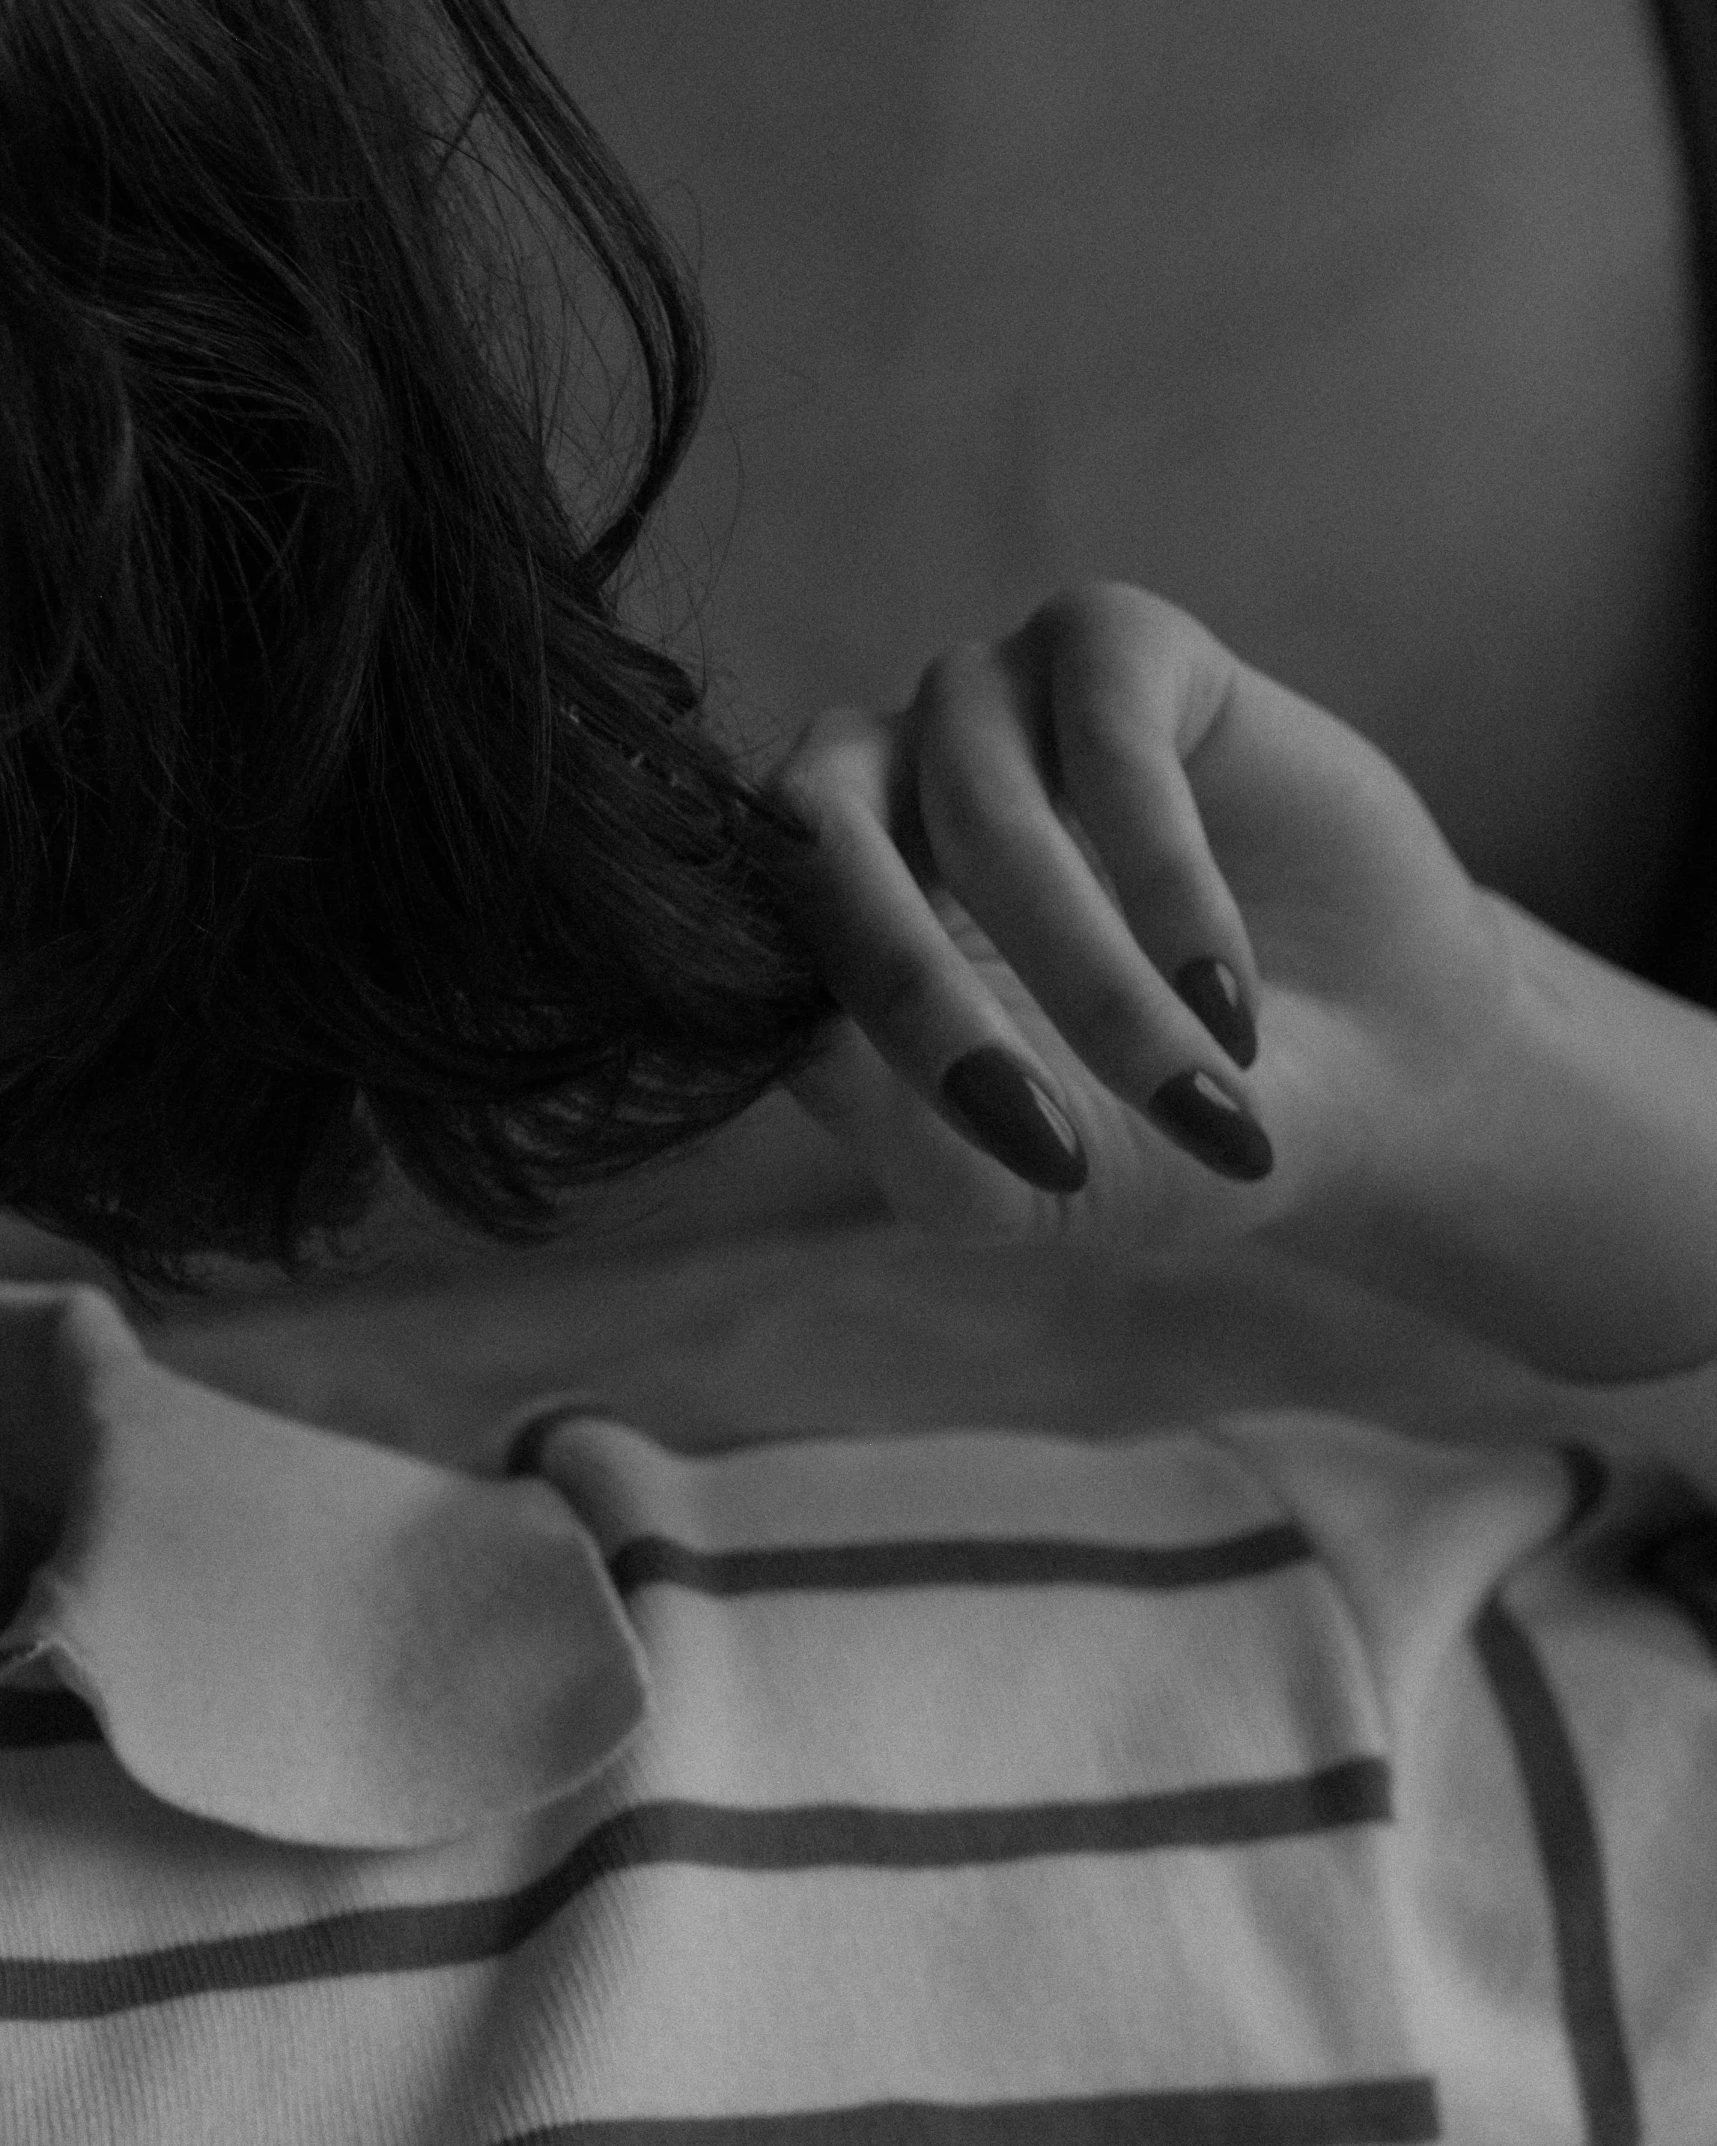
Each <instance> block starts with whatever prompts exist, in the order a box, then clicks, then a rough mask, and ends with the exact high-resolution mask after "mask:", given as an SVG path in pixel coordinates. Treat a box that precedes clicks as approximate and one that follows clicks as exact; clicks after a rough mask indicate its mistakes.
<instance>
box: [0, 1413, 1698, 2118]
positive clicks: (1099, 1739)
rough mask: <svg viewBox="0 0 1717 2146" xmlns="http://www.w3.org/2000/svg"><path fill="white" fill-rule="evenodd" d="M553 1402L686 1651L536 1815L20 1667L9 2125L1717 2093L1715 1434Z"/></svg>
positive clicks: (1467, 2114) (636, 1595) (449, 1573)
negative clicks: (283, 1813)
mask: <svg viewBox="0 0 1717 2146" xmlns="http://www.w3.org/2000/svg"><path fill="white" fill-rule="evenodd" d="M235 1405H236V1404H235ZM331 1443H333V1442H332V1441H331ZM530 1450H531V1454H532V1462H533V1465H534V1467H535V1468H536V1469H538V1470H540V1472H541V1476H542V1478H543V1480H545V1481H546V1482H548V1483H550V1484H552V1485H554V1486H555V1489H556V1490H557V1492H558V1493H559V1495H560V1496H561V1497H562V1498H564V1500H565V1501H566V1506H567V1509H568V1512H569V1513H570V1514H571V1515H573V1516H576V1519H577V1521H578V1523H579V1524H580V1526H581V1528H583V1529H587V1530H588V1532H589V1536H590V1538H591V1539H592V1540H593V1541H594V1543H595V1545H596V1547H597V1549H598V1551H599V1553H600V1559H601V1563H602V1566H603V1567H604V1569H605V1571H606V1574H607V1578H608V1583H609V1584H610V1585H611V1587H612V1590H613V1596H612V1599H613V1602H614V1604H615V1606H616V1607H617V1608H618V1610H619V1612H620V1613H621V1614H622V1615H623V1617H624V1619H625V1622H626V1625H627V1627H628V1629H629V1631H630V1632H631V1633H632V1634H633V1635H635V1637H636V1639H637V1641H638V1643H639V1645H640V1646H641V1649H642V1658H643V1660H644V1662H645V1664H646V1665H647V1668H646V1673H645V1682H646V1686H647V1706H646V1711H645V1714H644V1718H643V1721H642V1725H641V1726H640V1727H638V1728H636V1730H635V1731H633V1732H632V1733H630V1735H629V1736H628V1737H626V1738H623V1739H622V1741H621V1742H620V1744H619V1745H618V1747H617V1754H616V1756H615V1757H614V1758H613V1760H612V1762H611V1763H610V1764H608V1765H607V1766H606V1767H604V1768H602V1769H600V1770H599V1771H598V1772H597V1773H596V1774H595V1776H594V1777H592V1778H590V1779H589V1780H587V1781H585V1782H584V1784H583V1785H582V1786H580V1787H578V1788H577V1789H576V1790H575V1791H574V1792H572V1793H570V1794H568V1795H566V1796H565V1797H562V1798H559V1799H557V1800H554V1801H552V1802H550V1803H549V1804H547V1805H546V1806H544V1807H542V1808H540V1809H537V1810H535V1811H534V1812H532V1813H530V1814H527V1815H526V1816H524V1817H513V1818H507V1819H503V1820H501V1821H498V1822H496V1823H492V1824H487V1825H478V1826H477V1827H476V1828H475V1829H474V1830H472V1831H470V1832H468V1833H467V1834H465V1835H464V1836H462V1837H460V1838H458V1839H456V1840H453V1841H451V1842H450V1843H444V1844H441V1845H436V1846H431V1847H424V1848H413V1849H405V1850H399V1849H395V1850H392V1851H377V1850H369V1849H352V1848H349V1847H348V1848H332V1847H320V1846H317V1845H316V1844H314V1843H313V1842H308V1841H304V1840H298V1841H294V1842H287V1841H281V1840H271V1839H266V1838H262V1837H259V1836H257V1835H255V1834H253V1833H247V1832H244V1831H241V1830H238V1829H236V1828H234V1827H230V1826H226V1825H222V1824H219V1823H215V1822H211V1821H210V1820H209V1819H207V1818H199V1817H193V1816H191V1815H188V1814H187V1813H186V1812H184V1811H182V1810H180V1809H178V1808H175V1807H174V1806H173V1805H172V1804H171V1803H170V1802H168V1801H166V1800H163V1798H162V1797H161V1796H159V1795H155V1794H151V1793H150V1792H148V1791H146V1790H144V1789H143V1788H141V1787H140V1786H139V1785H137V1783H135V1782H134V1781H133V1780H132V1779H131V1778H130V1777H129V1776H128V1775H127V1773H126V1772H125V1771H124V1769H123V1768H122V1767H121V1766H120V1764H119V1763H118V1762H117V1761H116V1759H115V1758H114V1756H113V1755H112V1754H111V1753H110V1751H109V1750H108V1749H107V1747H106V1746H105V1745H104V1744H103V1743H102V1742H101V1741H100V1740H99V1738H98V1737H97V1736H96V1734H95V1732H94V1724H93V1719H92V1716H91V1715H90V1714H89V1713H88V1712H87V1711H86V1710H85V1709H83V1708H82V1706H81V1705H80V1703H79V1702H77V1701H76V1700H74V1699H68V1698H67V1697H65V1696H64V1695H63V1694H60V1693H57V1692H53V1691H28V1692H16V1693H11V1694H7V1695H0V1743H3V1745H4V1748H3V1749H0V2138H4V2139H5V2140H7V2141H12V2140H17V2141H20V2142H24V2141H28V2142H30V2146H94V2142H99V2141H108V2140H112V2141H120V2140H123V2141H126V2142H136V2146H145V2142H147V2146H205V2142H206V2146H233V2142H236V2141H243V2142H245V2146H354V2142H360V2141H361V2142H364V2146H370V2142H374V2146H455V2142H459V2146H502V2142H506V2146H524V2142H526V2141H530V2142H533V2146H548V2142H550V2141H565V2142H573V2141H584V2142H595V2141H637V2142H649V2146H715V2142H723V2146H725V2142H729V2141H739V2140H746V2141H774V2140H781V2141H789V2140H791V2141H796V2142H797V2141H802V2142H807V2146H810V2142H816V2146H824V2142H827V2146H853V2142H859V2141H862V2142H866V2146H869V2142H872V2141H884V2140H887V2141H924V2142H936V2146H944V2142H959V2146H966V2142H970V2141H985V2142H988V2141H1004V2142H1012V2141H1016V2140H1017V2141H1022V2142H1023V2141H1028V2140H1029V2141H1032V2142H1042V2141H1047V2142H1050V2146H1060V2142H1073V2141H1078V2142H1088V2141H1089V2142H1096V2141H1105V2142H1106V2141H1112V2140H1122V2139H1126V2140H1150V2141H1187V2142H1193V2141H1196V2142H1198V2146H1230V2142H1233V2146H1240V2142H1245V2146H1267V2142H1272V2141H1275V2142H1286V2141H1294V2142H1301V2146H1307V2142H1331V2146H1333V2142H1336V2141H1344V2142H1359V2141H1378V2140H1422V2139H1432V2138H1449V2139H1456V2140H1462V2141H1471V2142H1474V2146H1502V2142H1508V2146H1536V2142H1539V2141H1543V2142H1546V2146H1549V2142H1552V2141H1553V2142H1555V2146H1573V2142H1576V2141H1595V2142H1598V2146H1619V2142H1621V2141H1626V2140H1633V2139H1638V2138H1651V2139H1654V2140H1663V2141H1680V2140H1686V2141H1689V2142H1693V2141H1696V2140H1703V2139H1707V2138H1709V2137H1710V2136H1711V2135H1712V2112H1713V2110H1717V1656H1714V1654H1713V1651H1712V1635H1713V1631H1714V1630H1717V1522H1714V1521H1713V1518H1712V1516H1711V1515H1710V1514H1709V1513H1707V1512H1706V1510H1705V1509H1704V1508H1703V1507H1702V1506H1701V1504H1700V1502H1699V1500H1698V1498H1697V1496H1696V1495H1695V1494H1694V1493H1693V1492H1692V1491H1691V1490H1689V1489H1687V1488H1685V1487H1684V1486H1682V1485H1681V1484H1679V1483H1678V1482H1677V1481H1675V1480H1674V1479H1673V1478H1670V1477H1667V1476H1663V1477H1659V1476H1656V1475H1654V1474H1652V1473H1650V1472H1648V1471H1645V1470H1643V1469H1639V1468H1635V1467H1631V1466H1620V1465H1618V1464H1617V1463H1616V1462H1615V1461H1614V1460H1613V1459H1605V1458H1603V1457H1601V1456H1599V1455H1597V1454H1595V1453H1592V1452H1589V1451H1571V1452H1568V1453H1557V1452H1548V1451H1546V1452H1527V1453H1518V1452H1516V1453H1511V1454H1509V1455H1507V1456H1502V1457H1492V1456H1489V1455H1485V1454H1475V1453H1474V1452H1472V1451H1470V1450H1463V1451H1459V1452H1457V1451H1452V1450H1451V1451H1442V1450H1439V1449H1436V1448H1431V1447H1427V1446H1425V1445H1423V1444H1420V1443H1409V1442H1407V1441H1405V1440H1401V1439H1398V1438H1395V1437H1392V1436H1390V1435H1389V1434H1388V1433H1386V1432H1384V1431H1381V1430H1378V1429H1376V1428H1374V1427H1369V1426H1365V1425H1361V1424H1357V1423H1353V1422H1350V1421H1348V1420H1346V1419H1342V1418H1338V1417H1330V1416H1323V1415H1312V1414H1306V1413H1303V1412H1294V1413H1289V1412H1283V1413H1279V1414H1273V1415H1268V1416H1248V1417H1244V1418H1226V1419H1222V1420H1219V1421H1215V1422H1213V1423H1211V1424H1208V1425H1204V1426H1172V1425H1169V1426H1153V1427H1149V1428H1148V1429H1147V1428H1145V1427H1141V1429H1140V1431H1139V1432H1137V1433H1127V1434H1125V1435H1118V1436H1117V1437H1116V1438H1115V1439H1114V1440H1112V1441H1108V1442H1104V1443H1101V1444H1092V1443H1090V1442H1076V1441H1072V1440H1069V1439H1064V1438H1059V1437H1052V1436H1032V1435H1028V1434H1023V1433H1020V1432H1016V1431H1008V1432H1000V1431H985V1430H981V1429H975V1430H974V1429H959V1430H950V1431H947V1432H943V1433H938V1434H934V1435H930V1436H922V1435H914V1436H910V1437H901V1438H897V1439H882V1440H879V1439H874V1438H867V1439H863V1440H852V1441H845V1440H839V1439H828V1438H818V1439H815V1440H807V1441H802V1442H792V1443H787V1444H781V1443H772V1444H770V1445H768V1446H761V1447H756V1448H745V1449H741V1450H739V1451H735V1452H730V1453H726V1454H723V1455H720V1456H718V1457H714V1458H708V1457H705V1458H697V1459H688V1458H682V1457H676V1456H674V1455H672V1454H670V1453H668V1452H667V1451H665V1450H664V1449H663V1448H661V1447H660V1446H659V1445H657V1444H656V1443H654V1442H653V1441H652V1440H650V1439H649V1438H647V1437H645V1436H644V1435H642V1434H641V1433H639V1432H638V1431H636V1430H633V1429H630V1428H628V1427H626V1426H623V1425H619V1424H613V1423H606V1422H595V1421H589V1420H581V1421H572V1422H564V1423H561V1424H560V1425H558V1426H557V1427H553V1428H550V1429H549V1430H548V1432H547V1434H546V1435H545V1436H542V1437H541V1438H539V1439H537V1440H536V1441H535V1442H534V1443H533V1445H532V1447H531V1449H530ZM304 1464H305V1465H306V1466H309V1467H310V1468H312V1469H314V1468H315V1467H316V1465H317V1459H316V1455H315V1453H314V1451H309V1450H307V1455H306V1460H305V1463H304ZM164 1554H165V1552H164ZM456 1564H457V1553H456V1550H455V1551H454V1552H452V1553H449V1555H448V1557H447V1560H446V1569H445V1571H444V1589H445V1591H446V1592H448V1593H450V1594H453V1595H455V1596H456V1595H457V1590H458V1582H459V1574H458V1571H457V1570H456V1569H455V1567H456ZM569 1644H571V1642H569ZM593 1644H594V1643H593ZM330 1659H333V1657H332V1656H330ZM329 1673H332V1672H329ZM396 1697H397V1701H398V1704H400V1705H401V1706H402V1707H407V1708H409V1707H410V1705H411V1704H412V1694H411V1692H410V1691H408V1690H401V1691H400V1692H399V1693H398V1694H397V1695H396ZM279 1703H280V1704H282V1705H288V1704H291V1703H292V1695H291V1694H290V1693H282V1694H280V1695H279ZM389 1703H391V1702H390V1701H389V1700H388V1699H387V1698H386V1697H385V1695H383V1696H381V1697H378V1698H377V1699H376V1701H375V1704H376V1705H377V1707H378V1708H381V1709H385V1707H386V1706H387V1705H388V1704H389ZM194 1773H195V1766H194V1762H193V1759H192V1758H191V1757H188V1758H187V1761H186V1777H187V1778H189V1777H191V1776H193V1775H194ZM240 1792H242V1790H241V1791H240Z"/></svg>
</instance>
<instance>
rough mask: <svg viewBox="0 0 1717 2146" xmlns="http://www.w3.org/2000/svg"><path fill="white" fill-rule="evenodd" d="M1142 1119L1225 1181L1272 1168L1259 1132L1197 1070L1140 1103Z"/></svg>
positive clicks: (1168, 1082) (1241, 1107)
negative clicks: (1143, 1114)
mask: <svg viewBox="0 0 1717 2146" xmlns="http://www.w3.org/2000/svg"><path fill="white" fill-rule="evenodd" d="M1145 1115H1146V1116H1147V1117H1148V1118H1149V1119H1150V1121H1151V1123H1152V1124H1153V1125H1155V1126H1158V1127H1159V1128H1160V1129H1161V1130H1162V1131H1163V1132H1165V1133H1167V1134H1168V1136H1169V1138H1170V1139H1171V1140H1174V1141H1177V1142H1178V1143H1179V1144H1180V1145H1181V1146H1182V1147H1183V1148H1185V1149H1186V1151H1187V1153H1188V1154H1189V1155H1196V1156H1197V1157H1198V1159H1199V1161H1200V1162H1202V1163H1204V1164H1205V1165H1206V1166H1207V1167H1208V1168H1210V1169H1212V1170H1217V1171H1220V1172H1221V1174H1222V1175H1223V1176H1224V1177H1242V1178H1248V1179H1252V1178H1260V1177H1268V1176H1269V1174H1270V1172H1271V1170H1272V1169H1273V1168H1274V1166H1275V1161H1276V1157H1275V1152H1274V1150H1273V1149H1272V1148H1271V1146H1270V1138H1269V1135H1268V1134H1267V1133H1266V1132H1265V1130H1264V1128H1263V1127H1262V1126H1261V1125H1260V1124H1259V1123H1258V1120H1257V1119H1256V1118H1255V1117H1253V1115H1252V1113H1251V1112H1250V1111H1249V1110H1248V1109H1247V1108H1246V1106H1245V1105H1244V1104H1243V1103H1238V1102H1236V1101H1235V1099H1234V1097H1233V1096H1231V1095H1230V1094H1229V1093H1228V1091H1227V1089H1226V1088H1224V1087H1223V1086H1222V1085H1221V1083H1220V1082H1218V1081H1214V1080H1212V1079H1211V1077H1210V1075H1209V1074H1208V1073H1206V1072H1205V1071H1204V1070H1203V1069H1202V1067H1197V1066H1195V1067H1194V1068H1193V1069H1192V1071H1191V1072H1189V1073H1177V1074H1176V1075H1175V1076H1174V1078H1173V1079H1172V1080H1165V1081H1164V1082H1163V1084H1162V1086H1161V1087H1160V1088H1159V1089H1158V1090H1157V1092H1156V1094H1155V1095H1153V1096H1152V1097H1151V1099H1150V1101H1149V1102H1148V1103H1147V1104H1146V1105H1145Z"/></svg>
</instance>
